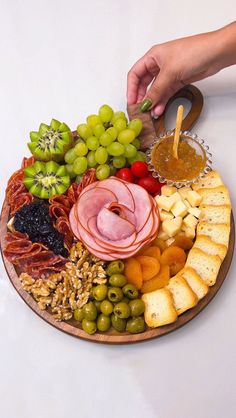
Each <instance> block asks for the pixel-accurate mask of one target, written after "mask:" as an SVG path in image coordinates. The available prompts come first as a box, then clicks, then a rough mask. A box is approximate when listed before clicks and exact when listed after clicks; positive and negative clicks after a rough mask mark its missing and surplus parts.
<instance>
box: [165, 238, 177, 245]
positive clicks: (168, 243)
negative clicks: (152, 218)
mask: <svg viewBox="0 0 236 418" xmlns="http://www.w3.org/2000/svg"><path fill="white" fill-rule="evenodd" d="M174 240H175V239H174V238H168V239H167V240H166V245H167V247H169V246H170V245H171V244H173V242H174Z"/></svg>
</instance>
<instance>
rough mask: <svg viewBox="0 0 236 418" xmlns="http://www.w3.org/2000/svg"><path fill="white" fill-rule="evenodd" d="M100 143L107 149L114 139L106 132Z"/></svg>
mask: <svg viewBox="0 0 236 418" xmlns="http://www.w3.org/2000/svg"><path fill="white" fill-rule="evenodd" d="M99 142H100V144H101V145H103V146H104V147H107V146H108V145H110V144H111V143H112V142H113V139H112V137H111V135H109V134H108V133H107V132H104V133H103V134H102V135H101V136H100V138H99Z"/></svg>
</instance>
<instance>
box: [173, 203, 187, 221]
mask: <svg viewBox="0 0 236 418" xmlns="http://www.w3.org/2000/svg"><path fill="white" fill-rule="evenodd" d="M171 212H172V213H173V215H174V216H181V218H183V217H184V216H185V215H187V213H188V210H187V208H186V206H185V204H184V203H183V202H182V200H178V202H176V203H175V204H174V206H172V208H171Z"/></svg>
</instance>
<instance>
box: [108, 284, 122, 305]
mask: <svg viewBox="0 0 236 418" xmlns="http://www.w3.org/2000/svg"><path fill="white" fill-rule="evenodd" d="M123 296H124V295H123V292H122V290H121V288H120V287H110V288H109V289H108V299H109V300H110V301H111V302H113V303H117V302H120V301H121V299H123Z"/></svg>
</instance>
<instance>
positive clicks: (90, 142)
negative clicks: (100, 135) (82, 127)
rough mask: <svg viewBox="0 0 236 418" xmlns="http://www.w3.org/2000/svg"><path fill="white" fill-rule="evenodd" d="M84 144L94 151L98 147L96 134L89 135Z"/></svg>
mask: <svg viewBox="0 0 236 418" xmlns="http://www.w3.org/2000/svg"><path fill="white" fill-rule="evenodd" d="M86 145H87V147H88V149H90V151H96V149H98V147H99V140H98V139H97V138H96V136H89V137H88V139H87V141H86Z"/></svg>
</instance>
